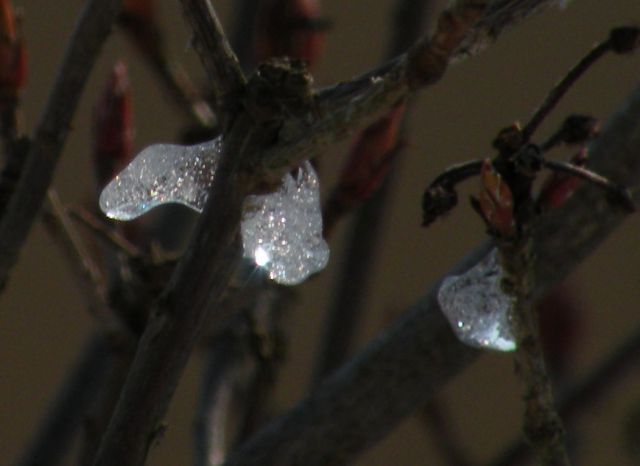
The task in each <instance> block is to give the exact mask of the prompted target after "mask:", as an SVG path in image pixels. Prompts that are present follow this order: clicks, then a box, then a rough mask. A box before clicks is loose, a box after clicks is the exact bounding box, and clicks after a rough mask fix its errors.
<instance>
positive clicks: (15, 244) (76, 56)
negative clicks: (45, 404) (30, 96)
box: [0, 0, 121, 284]
mask: <svg viewBox="0 0 640 466" xmlns="http://www.w3.org/2000/svg"><path fill="white" fill-rule="evenodd" d="M120 3H121V0H91V1H88V2H87V3H86V5H85V7H84V10H83V12H82V14H81V16H80V18H79V20H78V23H77V25H76V29H75V30H74V32H73V34H72V36H71V38H70V40H69V46H68V48H67V51H66V53H65V57H64V59H63V62H62V65H61V66H60V70H59V72H58V76H57V78H56V82H55V84H54V87H53V90H52V92H51V95H50V96H49V101H48V102H47V105H46V107H45V109H44V112H43V113H42V116H41V118H40V121H39V123H38V126H37V128H36V131H35V135H34V138H33V142H32V143H31V147H30V149H29V153H28V155H27V160H26V162H25V166H24V169H23V172H22V176H21V177H20V181H19V182H18V186H17V188H16V191H15V192H14V193H13V195H12V196H11V199H10V200H9V204H8V205H7V209H6V211H4V212H3V213H2V218H1V222H0V283H3V284H4V283H6V280H7V276H8V274H9V270H10V269H11V267H12V266H13V264H14V263H15V262H16V260H17V258H18V254H19V252H20V249H21V247H22V244H23V242H24V240H25V239H26V238H27V235H28V233H29V230H30V229H31V225H32V224H33V221H34V220H35V218H36V216H37V215H38V212H39V211H40V208H41V206H42V203H43V201H44V199H45V197H46V194H47V189H48V188H49V185H50V184H51V180H52V178H53V174H54V171H55V167H56V164H57V162H58V159H59V158H60V154H61V152H62V149H63V145H64V142H65V140H66V137H67V133H68V132H69V128H70V125H71V118H72V117H73V114H74V112H75V110H76V107H77V104H78V101H79V100H80V96H81V94H82V90H83V89H84V85H85V83H86V81H87V77H88V76H89V73H90V71H91V69H92V67H93V64H94V62H95V60H96V57H97V56H98V53H99V51H100V48H101V46H102V44H103V43H104V41H105V40H106V38H107V36H108V35H109V33H110V32H111V28H112V25H113V23H114V21H115V19H116V16H117V14H118V12H119V11H120Z"/></svg>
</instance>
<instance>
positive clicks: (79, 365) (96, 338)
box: [16, 335, 109, 466]
mask: <svg viewBox="0 0 640 466" xmlns="http://www.w3.org/2000/svg"><path fill="white" fill-rule="evenodd" d="M78 354H79V355H80V356H79V359H78V360H77V361H76V363H75V366H74V368H73V369H72V371H71V372H70V373H69V374H68V376H67V378H66V380H65V383H64V385H63V386H62V388H61V389H60V390H59V392H58V394H57V395H56V398H55V400H54V402H53V404H52V405H51V407H50V409H49V412H48V413H47V416H46V418H45V420H44V421H43V422H42V423H41V425H40V428H39V430H38V432H37V434H36V435H35V437H34V438H33V440H32V441H31V443H30V445H29V446H28V447H27V449H26V450H25V454H24V456H23V457H22V458H21V459H20V460H19V461H18V462H17V463H16V465H17V466H55V465H58V464H61V463H62V460H63V459H64V457H65V456H66V454H67V453H68V451H69V450H70V448H71V446H72V443H73V438H74V436H75V435H76V433H77V432H78V431H79V430H80V427H81V426H82V423H83V422H84V420H85V416H86V413H87V410H88V408H89V406H90V405H91V403H92V402H93V400H94V398H95V393H96V392H97V390H99V387H100V385H101V384H102V381H103V380H104V377H105V374H106V372H107V368H108V360H109V348H108V344H107V343H106V342H105V340H104V337H103V336H102V335H93V336H91V337H90V338H89V340H88V342H87V343H86V345H85V347H84V348H83V349H82V350H81V351H80V352H79V353H78Z"/></svg>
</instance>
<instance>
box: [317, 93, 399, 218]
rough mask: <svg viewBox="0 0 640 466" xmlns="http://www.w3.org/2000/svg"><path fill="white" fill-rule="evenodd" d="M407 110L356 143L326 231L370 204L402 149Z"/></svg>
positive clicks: (331, 205)
mask: <svg viewBox="0 0 640 466" xmlns="http://www.w3.org/2000/svg"><path fill="white" fill-rule="evenodd" d="M404 109H405V106H404V104H402V105H398V106H397V107H395V108H393V109H391V110H390V111H389V112H388V113H387V114H385V115H384V116H382V117H381V118H379V119H378V120H377V121H375V122H374V123H372V124H371V125H369V127H367V128H366V129H365V130H363V131H362V132H361V133H360V134H359V135H358V137H357V138H356V139H355V141H354V143H353V146H352V147H351V151H350V153H349V160H348V161H347V164H346V165H345V167H344V169H343V170H342V174H341V176H340V179H339V181H338V184H337V186H336V188H335V189H334V190H333V192H332V194H331V196H330V198H329V202H328V204H327V207H326V212H325V214H326V215H325V230H326V229H330V228H331V227H332V226H333V222H334V221H335V220H336V219H337V217H339V216H340V215H341V214H343V213H344V212H346V211H348V210H351V209H353V208H354V207H356V206H357V205H358V204H360V203H362V202H364V201H365V200H367V199H368V198H369V197H371V196H372V195H373V193H374V192H375V191H377V190H378V188H379V187H380V186H381V184H382V182H383V181H384V179H385V177H386V176H387V173H388V172H389V170H390V168H391V161H392V159H393V155H394V152H395V149H396V148H397V146H398V131H399V129H400V123H401V121H402V115H403V114H404Z"/></svg>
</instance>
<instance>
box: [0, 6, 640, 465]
mask: <svg viewBox="0 0 640 466" xmlns="http://www.w3.org/2000/svg"><path fill="white" fill-rule="evenodd" d="M15 3H16V4H17V5H20V6H21V7H22V10H23V13H24V25H23V27H24V33H25V35H26V37H27V41H28V43H27V45H28V48H29V57H30V60H29V66H30V73H29V85H28V89H27V91H26V94H25V96H24V116H25V123H26V126H27V128H28V129H31V128H33V126H34V124H35V122H36V121H37V118H38V115H39V114H40V111H41V109H42V107H43V105H44V103H45V99H46V96H47V93H48V92H49V90H50V88H51V85H52V81H53V79H54V75H55V70H56V67H57V65H58V63H59V62H60V59H61V55H62V53H63V50H64V47H65V45H66V43H67V40H68V37H69V35H70V33H71V30H72V26H73V21H74V18H75V16H76V14H77V11H78V10H79V9H80V7H81V2H80V1H73V0H66V1H62V2H49V1H44V0H31V1H29V0H24V1H16V2H15ZM178 3H179V2H177V1H171V2H170V1H162V2H161V1H158V4H159V6H160V10H161V11H160V13H161V19H162V22H163V25H164V27H166V29H167V33H168V35H169V45H170V50H171V53H172V55H173V57H174V58H175V59H176V60H177V61H179V62H181V63H183V64H184V65H185V66H187V67H188V68H189V69H191V70H192V71H193V75H194V77H196V78H197V79H203V75H202V72H201V69H200V68H199V66H198V61H197V57H196V55H195V53H194V52H193V50H191V49H190V48H189V46H188V32H187V30H186V27H185V23H184V21H183V19H182V16H181V11H180V8H179V5H178ZM232 3H233V2H232V1H230V0H228V1H216V2H214V4H215V5H216V8H218V9H219V10H220V13H221V15H222V17H223V20H225V24H226V25H228V27H230V21H229V9H230V6H231V5H232ZM322 3H323V5H324V11H325V13H326V16H328V17H329V18H331V19H332V20H333V22H334V28H333V30H332V31H331V33H330V34H329V35H328V37H327V44H326V51H325V55H324V58H323V60H322V61H321V63H320V65H319V67H318V70H317V72H316V74H315V78H316V83H317V84H318V85H320V86H322V85H327V84H330V83H333V82H335V81H338V80H343V79H348V78H350V77H352V76H354V75H355V74H358V73H360V72H362V71H364V70H366V69H369V68H371V67H373V66H375V65H376V64H377V63H378V62H379V60H380V57H381V56H382V55H383V53H384V50H386V43H387V38H388V35H389V27H388V26H389V23H390V21H389V19H390V18H389V15H390V11H391V8H392V5H393V3H394V2H393V1H392V0H376V1H373V0H366V1H365V0H350V1H344V0H343V1H340V0H331V1H329V0H327V1H324V2H322ZM638 22H640V5H639V4H638V2H637V1H636V0H616V1H609V2H602V1H599V0H576V1H574V2H571V4H570V5H569V7H568V8H567V9H566V10H564V11H560V10H550V11H548V12H546V13H544V14H542V15H539V16H537V17H535V18H533V19H532V20H529V21H528V22H527V23H526V24H525V25H524V26H522V27H518V28H517V29H516V30H513V31H510V32H509V33H507V34H505V35H503V36H502V37H501V38H500V40H499V42H498V43H497V44H496V45H494V46H492V47H491V48H490V49H489V50H487V51H485V52H484V53H482V54H481V55H480V56H478V57H476V58H473V59H470V60H467V61H465V62H463V63H460V64H458V65H456V66H453V67H451V68H450V70H449V71H448V73H447V74H446V76H445V78H444V79H443V81H442V82H441V83H439V84H438V85H437V86H435V87H432V88H429V89H428V90H427V91H426V92H423V93H422V94H421V95H420V97H419V101H418V105H417V109H416V112H415V114H414V115H413V118H412V120H411V124H410V138H409V140H408V141H407V143H408V153H407V156H406V158H405V159H404V160H403V161H402V163H401V166H400V167H399V176H398V182H397V183H396V185H395V187H394V189H393V200H392V208H391V209H390V211H389V212H388V213H387V216H386V220H387V221H386V225H385V228H384V230H383V233H382V241H381V244H380V248H379V251H377V255H376V261H375V267H374V269H373V270H372V271H371V273H372V275H371V277H372V278H371V284H370V289H371V292H370V294H369V299H368V301H367V308H368V312H367V314H366V317H365V319H364V321H363V322H362V325H361V327H360V328H359V334H358V345H364V344H366V342H367V341H369V340H370V339H371V338H373V337H374V336H375V335H376V334H377V333H378V332H379V331H380V330H381V329H382V328H383V327H384V326H385V325H386V323H387V322H388V320H389V315H392V314H393V313H399V312H401V311H402V310H404V309H405V308H407V307H408V306H409V305H410V304H411V303H413V302H414V301H416V299H417V298H418V297H419V296H420V295H421V293H422V292H424V291H425V290H426V289H428V287H429V285H430V284H431V283H432V282H433V281H434V280H436V279H437V278H438V277H439V276H440V275H441V274H443V273H445V272H446V271H447V270H448V269H449V268H450V267H451V266H452V265H453V264H454V263H455V262H456V261H457V260H459V259H460V258H461V257H462V256H463V255H464V253H465V252H467V251H468V250H469V249H470V248H471V247H472V246H474V245H475V244H477V243H479V242H480V241H482V239H483V238H484V236H483V235H484V232H483V226H482V224H481V222H480V220H479V219H478V218H477V216H476V215H475V214H473V213H472V211H471V209H470V208H469V207H468V205H467V203H466V202H462V203H461V206H460V207H459V208H458V209H457V210H456V212H455V213H453V214H452V215H450V216H449V217H448V218H447V219H446V220H445V221H441V222H438V223H437V224H436V225H434V226H433V227H431V228H430V229H428V230H423V229H421V228H419V225H420V196H421V194H422V190H423V189H424V187H425V186H426V184H427V183H428V182H429V181H430V180H431V179H432V178H433V177H434V176H435V175H436V174H437V173H439V172H440V171H441V170H443V169H444V168H445V167H447V166H448V165H450V164H452V163H455V162H459V161H463V160H466V159H469V158H474V157H477V156H480V155H483V154H489V153H490V152H489V150H490V146H489V145H490V141H491V139H492V138H493V136H494V135H495V133H496V131H497V130H498V129H499V128H501V127H503V126H505V125H507V124H509V123H511V122H512V121H514V120H517V119H521V120H524V119H526V118H527V117H528V116H529V115H530V114H531V112H532V111H533V110H534V109H535V107H536V106H537V105H538V103H539V102H540V101H541V99H542V98H543V96H544V95H545V93H546V92H547V90H548V89H549V88H550V87H551V86H552V85H553V84H554V83H555V82H556V81H557V79H559V78H560V77H561V76H562V74H563V73H564V72H565V71H566V70H567V69H568V68H569V67H570V66H571V65H572V64H573V63H574V62H575V61H576V60H577V59H578V58H579V57H580V56H582V54H584V53H585V52H586V51H587V50H588V49H589V47H591V45H592V44H593V43H595V42H596V41H598V40H601V39H602V38H604V37H605V36H606V34H607V32H608V30H609V29H610V28H611V27H613V26H617V25H621V24H628V23H636V24H637V23H638ZM104 52H105V53H104V55H103V57H102V58H101V60H100V62H99V64H98V66H97V67H96V69H95V70H94V72H93V73H92V75H91V80H90V82H89V84H88V88H87V91H86V92H85V94H84V97H83V99H82V103H81V106H80V109H79V112H78V113H77V115H76V117H75V119H74V128H73V131H72V132H71V135H70V138H69V141H68V143H67V146H66V149H65V153H64V156H63V158H62V161H61V163H60V165H59V167H58V171H57V173H56V181H55V184H56V187H57V189H58V190H59V192H60V194H61V196H62V197H63V199H64V201H65V202H69V203H82V202H85V201H87V200H88V199H90V196H91V193H92V190H93V185H92V178H91V172H90V162H89V159H90V157H89V155H90V139H89V130H90V128H89V122H90V118H91V116H90V115H91V108H92V106H93V103H94V102H95V101H96V98H97V96H98V95H99V93H100V91H101V89H102V86H103V84H104V81H105V79H106V76H107V74H108V72H109V69H110V67H111V66H112V64H113V63H114V61H115V60H116V59H118V58H120V57H122V58H124V60H125V61H126V62H127V64H128V65H129V66H130V73H131V81H132V85H133V87H134V96H135V97H134V101H135V102H134V104H135V117H136V147H137V148H142V147H144V146H145V145H147V144H150V143H152V142H157V141H171V140H172V139H173V138H174V136H175V134H176V130H177V129H178V128H179V127H180V125H181V123H183V122H182V121H181V120H179V119H178V117H177V112H175V111H174V110H173V108H172V107H171V106H170V105H169V104H168V103H167V101H166V99H164V98H163V96H162V90H161V88H160V87H159V86H158V85H157V84H156V83H154V82H153V79H152V76H151V74H150V73H149V72H148V70H147V69H146V68H145V67H144V66H142V65H141V63H140V61H139V60H138V57H137V54H136V52H135V50H133V49H132V47H131V46H130V45H129V44H128V43H127V42H126V41H125V40H124V39H123V37H122V35H121V34H118V33H116V34H115V35H114V37H113V39H112V40H110V41H109V43H108V45H107V47H106V49H105V51H104ZM639 76H640V56H636V57H631V58H620V57H608V58H606V59H605V60H603V61H602V62H601V63H599V64H598V65H597V66H596V67H595V69H593V70H592V71H591V72H590V73H589V74H588V76H587V77H586V78H585V79H584V80H582V81H580V83H579V84H578V85H577V86H576V87H575V88H574V89H573V90H572V92H571V93H570V94H569V96H568V97H567V98H566V99H565V100H564V101H563V103H562V105H561V106H560V108H559V109H558V110H557V111H556V112H555V113H554V115H553V117H552V118H551V119H550V120H549V121H548V122H547V123H546V124H545V125H544V126H543V127H542V128H541V133H542V134H549V132H550V131H551V130H552V129H553V128H554V127H555V126H556V125H557V123H558V122H559V121H560V120H561V119H562V118H563V117H564V116H566V114H568V113H570V112H583V113H591V114H594V115H597V116H601V117H603V118H605V117H606V116H607V115H609V114H610V113H611V112H612V111H614V109H615V108H616V107H618V106H619V105H620V104H621V103H622V102H623V100H624V99H625V97H626V96H627V95H628V94H629V93H630V92H631V91H632V89H633V88H634V87H635V86H637V85H638V83H639V81H640V80H639ZM347 147H348V144H346V143H345V144H341V145H338V146H335V147H331V148H330V149H329V150H328V151H327V154H326V158H324V159H323V167H324V172H323V176H324V178H323V185H324V187H325V191H324V192H325V194H326V192H327V190H326V188H327V187H328V186H330V185H331V184H332V182H333V180H334V179H335V176H336V173H335V172H336V170H337V167H339V166H340V163H341V160H342V159H343V158H344V154H345V151H346V149H347ZM333 167H336V169H335V170H334V169H333ZM471 185H472V186H471V188H470V189H473V188H475V184H474V183H473V182H472V183H471ZM469 192H470V191H469ZM465 197H466V193H465V194H463V196H462V198H465ZM639 227H640V217H638V216H635V217H633V218H632V219H630V220H629V221H627V222H626V223H625V224H624V226H623V227H622V228H620V229H619V230H618V231H617V232H616V233H615V234H614V235H612V236H611V237H610V238H609V239H608V240H607V241H606V242H605V244H604V245H603V246H602V247H601V248H600V249H599V250H598V251H597V252H596V253H595V254H593V255H592V256H591V257H590V258H589V259H588V260H587V261H586V262H585V263H584V264H582V265H581V266H580V267H579V268H578V269H577V270H576V272H575V273H574V274H573V275H572V276H571V278H570V280H569V282H570V283H569V285H570V287H571V288H572V289H573V290H574V291H575V293H576V294H578V295H579V297H580V302H581V304H582V307H583V311H584V319H583V325H582V326H583V328H582V331H581V338H580V347H579V350H578V351H577V355H576V357H575V358H574V360H573V364H572V366H571V368H570V374H571V376H576V377H577V376H580V375H583V374H585V373H586V372H587V371H588V370H589V368H590V367H592V366H593V365H594V364H595V363H596V362H598V361H600V360H601V358H602V357H603V356H604V355H605V354H606V353H607V351H608V350H610V349H611V348H612V345H614V343H615V342H616V341H618V340H620V339H622V338H623V337H624V336H625V335H628V334H629V331H630V330H631V329H633V328H634V327H635V326H637V324H638V306H637V303H638V302H639V300H640V252H639V248H638V247H637V245H638V231H639ZM348 228H349V222H345V223H343V224H342V225H341V226H340V228H339V231H338V232H337V233H338V234H337V235H336V236H335V238H334V239H333V241H332V242H331V248H332V260H331V261H330V265H329V267H328V268H327V270H326V271H325V272H324V273H323V274H321V275H320V276H319V277H318V278H317V279H315V280H312V281H310V282H309V283H307V284H304V285H302V286H300V287H299V288H298V291H299V292H300V300H299V305H298V306H297V307H296V308H295V309H294V310H293V311H292V312H291V315H290V317H289V319H288V323H287V327H288V331H289V336H290V347H289V354H288V359H287V364H286V367H285V368H284V370H283V373H282V377H281V379H280V381H279V383H278V390H277V394H276V401H277V403H278V405H279V406H281V407H282V408H286V407H288V406H291V405H292V404H293V403H295V402H296V401H297V400H299V399H300V398H301V397H302V396H304V394H305V393H306V389H307V386H308V380H309V377H310V375H311V371H312V367H313V363H314V348H315V346H316V343H317V341H318V338H319V335H320V332H319V331H318V329H320V328H321V325H322V313H323V311H324V310H325V309H326V305H327V301H328V299H329V297H330V294H329V293H328V292H327V290H328V289H330V287H331V286H332V284H333V281H334V276H335V273H336V271H337V270H338V268H339V266H340V259H341V256H342V247H343V238H344V234H345V233H346V232H347V230H348ZM1 299H2V300H1V302H0V303H1V311H0V464H10V463H11V462H12V461H13V460H14V459H16V458H17V456H18V455H19V453H20V451H21V449H22V448H23V447H25V445H26V442H27V441H28V439H29V438H30V436H31V435H32V433H33V431H34V428H35V426H37V425H38V423H39V421H40V420H41V419H42V416H43V414H44V412H45V410H46V408H47V406H48V405H49V403H50V401H51V400H52V397H53V395H54V394H55V392H56V389H57V387H58V385H59V383H60V382H61V381H62V380H63V377H64V375H65V372H66V371H67V370H68V368H69V367H70V365H71V364H72V362H73V360H74V358H75V355H76V352H77V351H78V350H79V348H81V347H82V345H83V342H84V340H85V339H86V338H87V337H88V335H89V333H90V330H91V329H92V328H93V326H94V325H93V321H92V319H91V318H90V316H88V315H87V313H86V311H85V310H84V308H83V301H82V297H81V295H80V293H79V291H78V289H77V285H76V283H75V282H74V280H73V277H72V275H71V274H70V273H69V270H68V267H67V264H66V263H65V261H64V259H63V257H62V255H61V254H60V252H59V251H58V250H57V249H56V246H55V245H54V243H53V242H52V241H51V240H50V238H49V237H48V236H47V235H46V234H45V232H44V230H43V228H42V227H41V226H40V225H39V224H36V225H35V228H34V229H33V231H32V233H31V235H30V237H29V239H28V241H27V243H26V247H25V248H24V250H23V253H22V254H21V257H20V262H19V264H18V267H16V269H15V271H14V273H13V275H12V277H11V281H10V283H9V286H8V287H7V289H6V290H5V292H4V295H3V296H2V298H1ZM200 365H201V357H199V355H197V354H196V355H195V357H194V358H193V359H192V361H191V363H190V365H189V367H188V370H187V372H186V373H185V376H184V377H183V380H182V383H181V385H180V387H179V390H178V393H177V395H176V398H175V400H174V402H173V404H172V405H171V410H170V413H169V416H168V419H167V420H168V430H167V432H166V435H165V438H164V439H163V440H162V442H161V444H160V446H158V447H157V448H154V449H153V450H152V453H151V455H150V459H149V464H150V465H167V466H168V465H178V464H181V465H186V464H189V462H190V458H191V451H192V448H191V447H192V439H191V432H192V422H193V409H194V404H195V401H194V400H195V395H196V391H197V385H198V376H199V367H200ZM442 399H443V400H445V401H446V403H447V404H448V406H449V409H450V410H451V415H452V417H453V419H454V422H455V425H456V428H457V429H458V431H459V435H460V438H461V441H462V443H463V445H464V448H465V449H466V450H467V451H468V452H469V453H470V454H471V455H472V457H473V458H475V459H477V460H478V461H479V462H483V461H484V462H486V461H488V460H489V459H490V458H492V457H493V456H494V455H495V454H496V453H497V452H498V451H499V450H500V448H501V447H502V446H503V445H505V444H506V443H507V442H508V441H510V440H511V439H513V438H514V436H515V435H517V433H518V432H519V423H520V412H521V410H520V405H519V386H518V384H517V381H516V380H515V377H514V376H513V370H512V360H511V357H510V356H509V355H503V354H497V353H487V354H486V356H483V357H482V358H481V359H480V360H479V361H478V362H476V363H475V364H474V365H473V366H472V367H470V368H469V369H468V370H467V371H466V372H465V373H464V374H463V375H461V376H459V377H458V378H457V379H456V380H454V381H453V382H452V383H451V384H450V385H449V386H447V388H446V390H445V391H444V392H443V393H442ZM639 403H640V377H639V376H638V372H637V371H635V373H633V374H631V375H630V376H629V377H627V378H626V379H625V381H624V382H623V383H622V384H620V385H619V387H618V388H616V389H615V390H613V391H611V392H610V393H609V396H608V397H607V398H606V399H604V400H603V401H602V402H601V403H599V404H597V405H596V406H594V407H593V409H590V410H589V411H588V412H585V414H584V415H583V416H582V417H581V418H580V419H581V422H580V425H579V427H578V428H577V430H578V431H579V433H580V435H581V437H580V438H581V439H582V440H583V444H582V450H581V453H582V454H581V456H580V458H579V461H577V462H576V463H577V464H582V465H588V466H595V465H603V464H617V465H630V464H632V463H631V461H630V460H628V459H625V457H624V456H623V454H622V453H621V451H622V448H621V443H620V442H621V438H622V437H621V432H622V431H621V429H622V420H623V419H624V418H625V415H626V413H627V412H628V411H629V409H630V408H631V407H632V406H634V405H635V406H636V407H637V406H638V404H639ZM69 464H72V463H69ZM358 464H360V465H369V466H374V465H392V464H393V465H422V464H442V461H441V459H440V458H439V457H438V456H437V454H436V453H435V450H434V448H433V445H432V440H431V439H430V437H429V436H428V434H426V433H425V431H424V429H423V426H422V425H421V424H420V422H419V421H417V420H416V419H407V420H406V422H404V423H403V424H402V425H401V426H400V427H399V428H398V429H397V430H396V431H395V432H394V433H393V434H392V435H390V436H389V437H388V438H386V439H385V440H384V441H383V442H381V443H380V444H379V445H378V446H376V447H375V448H373V449H372V450H370V451H369V452H367V453H366V454H365V455H364V456H362V457H361V458H360V459H359V462H358Z"/></svg>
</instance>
